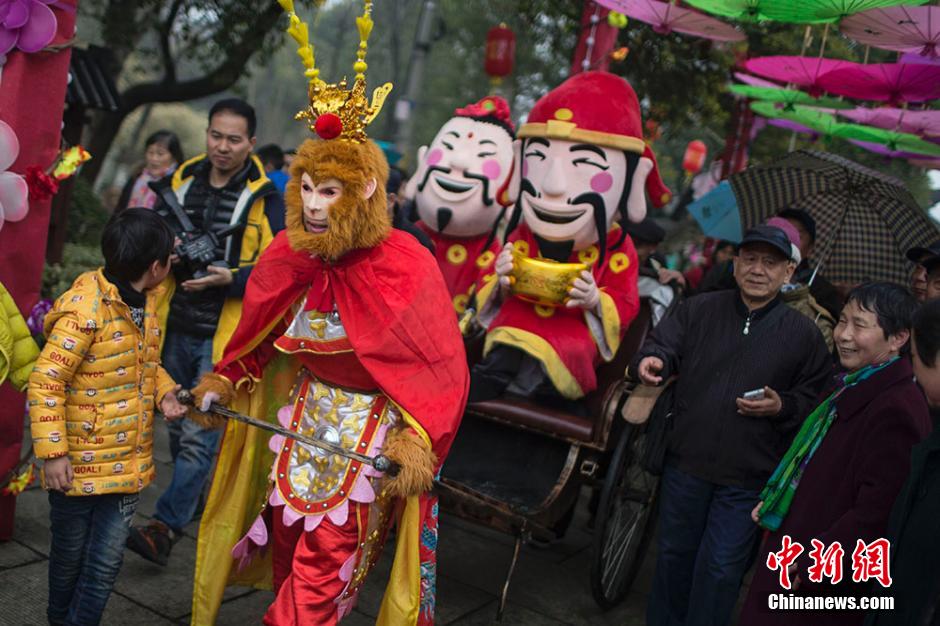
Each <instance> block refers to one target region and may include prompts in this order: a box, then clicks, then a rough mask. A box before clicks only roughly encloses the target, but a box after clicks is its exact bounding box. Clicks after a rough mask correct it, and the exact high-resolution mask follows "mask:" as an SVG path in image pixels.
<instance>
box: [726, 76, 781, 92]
mask: <svg viewBox="0 0 940 626" xmlns="http://www.w3.org/2000/svg"><path fill="white" fill-rule="evenodd" d="M734 79H735V80H736V81H738V82H740V83H744V84H745V85H751V86H752V87H773V88H775V89H776V88H779V87H780V84H779V83H775V82H773V81H769V80H764V79H763V78H758V77H757V76H753V75H751V74H745V73H744V72H735V73H734Z"/></svg>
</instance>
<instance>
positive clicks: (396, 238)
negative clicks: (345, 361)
mask: <svg viewBox="0 0 940 626" xmlns="http://www.w3.org/2000/svg"><path fill="white" fill-rule="evenodd" d="M318 284H321V285H323V286H324V288H325V287H326V285H327V284H329V287H330V289H331V290H332V293H333V298H334V299H335V302H336V307H337V310H338V311H339V315H340V319H341V320H342V322H343V326H344V327H345V329H346V334H347V336H348V337H349V342H350V343H351V344H352V347H353V351H354V352H355V353H356V356H357V357H358V358H359V361H360V362H361V363H362V365H363V367H365V368H366V370H368V372H369V374H370V375H371V376H372V377H373V378H374V379H375V381H376V382H377V383H378V385H379V387H380V388H381V390H382V391H383V392H384V393H385V394H386V395H387V396H388V397H389V398H390V399H391V400H392V401H394V402H395V403H396V404H398V405H399V406H401V407H402V408H403V409H404V410H405V411H407V412H408V413H409V414H410V415H411V416H412V417H414V419H415V420H416V421H417V422H418V423H419V424H420V425H421V427H422V428H424V430H425V432H426V433H427V435H428V436H429V437H430V439H431V443H432V447H433V449H434V453H435V454H436V455H437V458H438V460H439V462H443V460H444V457H445V456H446V455H447V451H448V449H449V448H450V444H451V441H453V438H454V434H455V433H456V431H457V427H458V425H459V424H460V418H461V416H462V415H463V410H464V406H465V404H466V401H467V391H468V389H469V384H470V374H469V371H468V369H467V359H466V354H465V352H464V346H463V340H462V339H461V336H460V331H459V329H458V328H457V320H456V318H455V317H454V315H453V307H452V305H451V302H450V298H449V297H448V292H447V287H446V286H445V285H444V281H443V279H442V277H441V273H440V271H439V270H438V268H437V264H436V263H435V261H434V258H433V257H432V256H431V254H430V253H429V252H428V250H427V249H426V248H424V247H423V246H421V244H419V243H418V242H417V240H415V238H414V237H412V236H411V235H409V234H407V233H402V232H401V231H398V230H394V229H393V230H392V231H391V233H390V234H389V236H388V238H387V239H386V240H385V241H383V242H382V243H381V244H379V245H378V246H375V247H373V248H365V249H359V250H354V251H351V252H349V253H347V254H346V255H344V256H343V257H342V258H341V259H339V260H338V261H336V262H334V263H327V262H325V261H323V260H322V259H320V258H319V257H311V256H310V255H309V254H307V253H302V252H295V251H294V250H292V249H291V247H290V245H289V244H288V241H287V233H286V231H282V232H280V233H278V235H277V236H276V237H275V238H274V241H272V242H271V245H270V246H269V247H268V248H267V250H265V251H264V253H263V254H262V255H261V257H260V259H259V260H258V263H257V265H255V267H254V269H253V270H252V272H251V277H250V279H249V281H248V287H247V289H246V291H245V298H244V305H243V308H242V318H241V320H240V321H239V324H238V327H237V328H236V329H235V333H234V334H233V335H232V339H231V340H230V341H229V343H228V345H227V346H226V348H225V353H224V355H223V357H222V360H221V361H219V363H218V364H217V365H216V367H215V371H217V372H223V371H225V370H226V368H229V366H231V365H232V364H233V363H235V362H236V361H238V360H239V359H240V358H242V357H244V356H245V355H247V354H249V353H250V352H251V351H252V350H253V349H254V348H255V347H256V346H258V345H259V344H260V343H261V342H262V340H263V339H264V338H265V337H266V336H267V335H268V333H269V332H271V330H272V329H273V328H274V327H275V325H276V324H277V323H278V322H279V321H280V320H281V319H282V318H283V317H284V316H285V315H286V314H288V313H289V311H290V307H291V305H292V304H294V303H295V302H297V301H298V300H299V299H300V298H302V297H303V296H304V295H305V294H306V293H307V291H308V290H310V289H311V288H313V289H314V290H315V289H316V287H317V285H318Z"/></svg>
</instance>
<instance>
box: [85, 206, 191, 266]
mask: <svg viewBox="0 0 940 626" xmlns="http://www.w3.org/2000/svg"><path fill="white" fill-rule="evenodd" d="M174 238H175V237H174V235H173V231H172V230H170V226H169V225H168V224H167V223H166V221H165V220H164V219H163V218H162V217H160V216H159V215H158V214H157V213H155V212H154V211H151V210H150V209H142V208H139V207H134V208H130V209H127V210H126V211H121V212H120V213H115V214H114V215H112V216H111V219H109V220H108V223H107V224H106V225H105V227H104V234H103V235H102V236H101V252H102V254H104V267H105V270H107V272H108V273H109V274H110V275H112V276H114V277H115V278H117V279H119V280H126V281H128V282H133V281H135V280H139V279H140V277H141V276H143V275H144V272H146V271H147V269H149V268H150V266H151V265H152V264H153V262H154V261H160V262H161V263H165V262H166V261H167V260H168V259H169V258H170V254H171V253H172V252H173V240H174Z"/></svg>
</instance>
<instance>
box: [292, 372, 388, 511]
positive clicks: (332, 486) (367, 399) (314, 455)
mask: <svg viewBox="0 0 940 626" xmlns="http://www.w3.org/2000/svg"><path fill="white" fill-rule="evenodd" d="M301 376H302V379H301V381H300V383H299V384H298V387H297V393H296V397H295V399H294V402H293V406H292V412H291V419H290V423H289V425H288V428H290V429H291V430H293V431H295V432H298V433H300V434H302V435H305V436H307V437H312V438H314V439H322V440H323V441H327V442H329V443H333V444H337V445H340V446H342V447H344V448H346V449H347V450H351V451H355V452H359V453H362V454H369V455H374V454H375V452H374V450H373V448H376V447H378V446H381V444H382V442H383V441H384V434H385V431H386V430H387V428H388V426H390V425H391V424H394V423H395V422H396V421H397V420H398V419H399V417H400V416H399V414H398V411H397V409H396V408H395V407H394V405H392V404H391V403H390V402H388V399H387V398H386V397H385V396H384V395H382V394H380V393H360V392H354V391H350V390H346V389H342V388H339V387H335V386H332V385H329V384H326V383H324V382H322V381H320V380H317V379H315V378H313V377H311V376H310V375H309V373H307V372H302V373H301ZM383 427H384V428H383ZM277 452H278V459H277V462H276V467H277V478H276V482H277V487H278V490H279V491H280V492H281V496H282V498H283V499H284V501H285V502H286V503H288V504H289V505H290V506H291V507H292V508H294V509H295V510H297V511H299V512H301V513H304V514H322V513H325V512H327V511H329V510H331V509H333V508H335V507H336V506H338V505H339V504H341V503H343V502H345V501H346V499H347V498H348V496H349V493H350V490H351V488H352V486H353V483H354V482H355V480H356V478H358V477H359V474H360V473H361V472H362V470H363V466H362V463H360V462H359V461H351V460H349V459H346V458H344V457H341V456H339V455H336V454H332V453H329V452H326V451H324V450H320V449H318V448H313V447H308V446H305V445H303V444H301V443H299V442H297V441H294V440H293V439H287V440H286V441H285V442H284V443H283V445H282V447H281V448H280V449H279V450H278V451H277Z"/></svg>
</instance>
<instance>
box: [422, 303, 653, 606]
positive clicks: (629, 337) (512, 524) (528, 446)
mask: <svg viewBox="0 0 940 626" xmlns="http://www.w3.org/2000/svg"><path fill="white" fill-rule="evenodd" d="M649 328H650V306H649V302H647V301H646V300H645V299H644V300H641V306H640V311H639V313H638V315H637V317H636V319H634V321H633V323H632V324H631V325H630V327H629V329H628V330H627V333H626V335H625V336H624V339H623V341H622V343H621V345H620V348H619V350H618V351H617V354H616V355H615V356H614V358H613V360H611V361H610V362H608V363H604V364H602V365H601V366H600V367H599V368H598V371H597V381H598V387H597V390H596V391H594V392H592V393H590V394H589V395H587V396H586V397H585V398H584V399H583V402H584V403H585V406H586V408H587V411H586V415H587V416H586V417H584V416H581V415H576V414H573V413H568V412H565V411H562V410H558V409H557V408H552V407H546V406H543V405H538V404H535V403H530V402H527V401H525V400H522V399H515V398H513V399H509V398H507V399H498V400H492V401H487V402H478V403H473V404H470V405H468V407H467V410H466V413H465V415H464V419H463V422H462V424H461V427H460V431H459V432H458V435H457V437H456V438H455V440H454V444H453V447H452V448H451V450H450V453H449V455H448V458H447V461H446V463H445V464H444V467H443V468H442V471H441V476H440V478H439V480H438V481H437V485H436V487H437V493H438V494H439V496H440V501H441V507H442V509H443V510H445V511H449V512H450V513H451V514H455V515H457V516H458V517H461V518H463V519H466V520H470V521H472V522H475V523H478V524H481V525H483V526H486V527H489V528H492V529H496V530H500V531H503V532H506V533H509V534H511V535H513V536H514V537H515V546H514V549H513V554H512V557H511V560H510V564H509V567H508V570H507V572H506V577H505V580H504V582H503V585H502V589H501V591H500V593H499V603H498V606H497V621H498V620H500V619H501V617H502V613H503V609H504V607H505V603H506V597H507V594H508V591H509V584H510V581H511V579H512V575H513V571H514V569H515V565H516V561H517V560H518V558H519V552H520V548H521V546H522V544H523V543H525V542H527V541H529V540H532V539H535V540H540V541H551V540H552V539H554V538H557V537H559V536H561V535H562V534H563V532H564V530H565V528H566V527H567V524H568V522H569V521H570V519H571V516H572V514H573V511H574V506H575V504H576V502H577V500H578V497H579V494H580V493H581V491H582V488H583V487H585V486H587V487H589V488H591V490H592V492H593V495H592V498H591V508H592V509H593V510H592V513H593V520H594V523H593V526H594V531H593V532H594V539H593V545H592V559H591V566H590V569H591V571H590V579H591V590H592V594H593V596H594V599H595V601H596V602H597V604H598V605H599V606H600V607H601V608H602V609H605V610H606V609H610V608H613V607H614V606H616V605H617V604H618V603H619V602H620V601H622V600H623V598H624V597H625V596H626V594H627V592H628V591H629V589H630V587H631V585H632V583H633V580H634V578H635V577H636V574H637V571H638V569H639V567H640V564H641V563H642V561H643V557H644V554H645V552H646V549H647V546H648V544H649V541H650V539H651V536H652V531H653V528H654V526H655V524H654V521H655V518H656V515H655V511H656V494H657V491H658V478H657V477H656V476H653V475H652V474H650V473H648V472H647V471H645V470H644V468H643V466H642V464H641V462H640V459H641V457H642V451H643V445H644V436H645V428H646V426H645V424H644V425H636V426H635V425H631V424H628V423H626V422H625V421H624V420H623V419H622V418H621V416H620V413H621V408H622V406H623V404H624V402H625V401H626V399H627V398H628V397H629V395H630V393H631V391H632V389H633V387H634V383H632V382H630V381H627V380H625V379H624V372H625V370H626V367H627V365H628V364H629V362H630V359H631V358H632V356H633V355H634V353H635V352H636V351H637V350H638V349H639V347H640V346H641V345H642V343H643V340H644V338H645V337H646V334H647V332H648V330H649Z"/></svg>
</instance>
